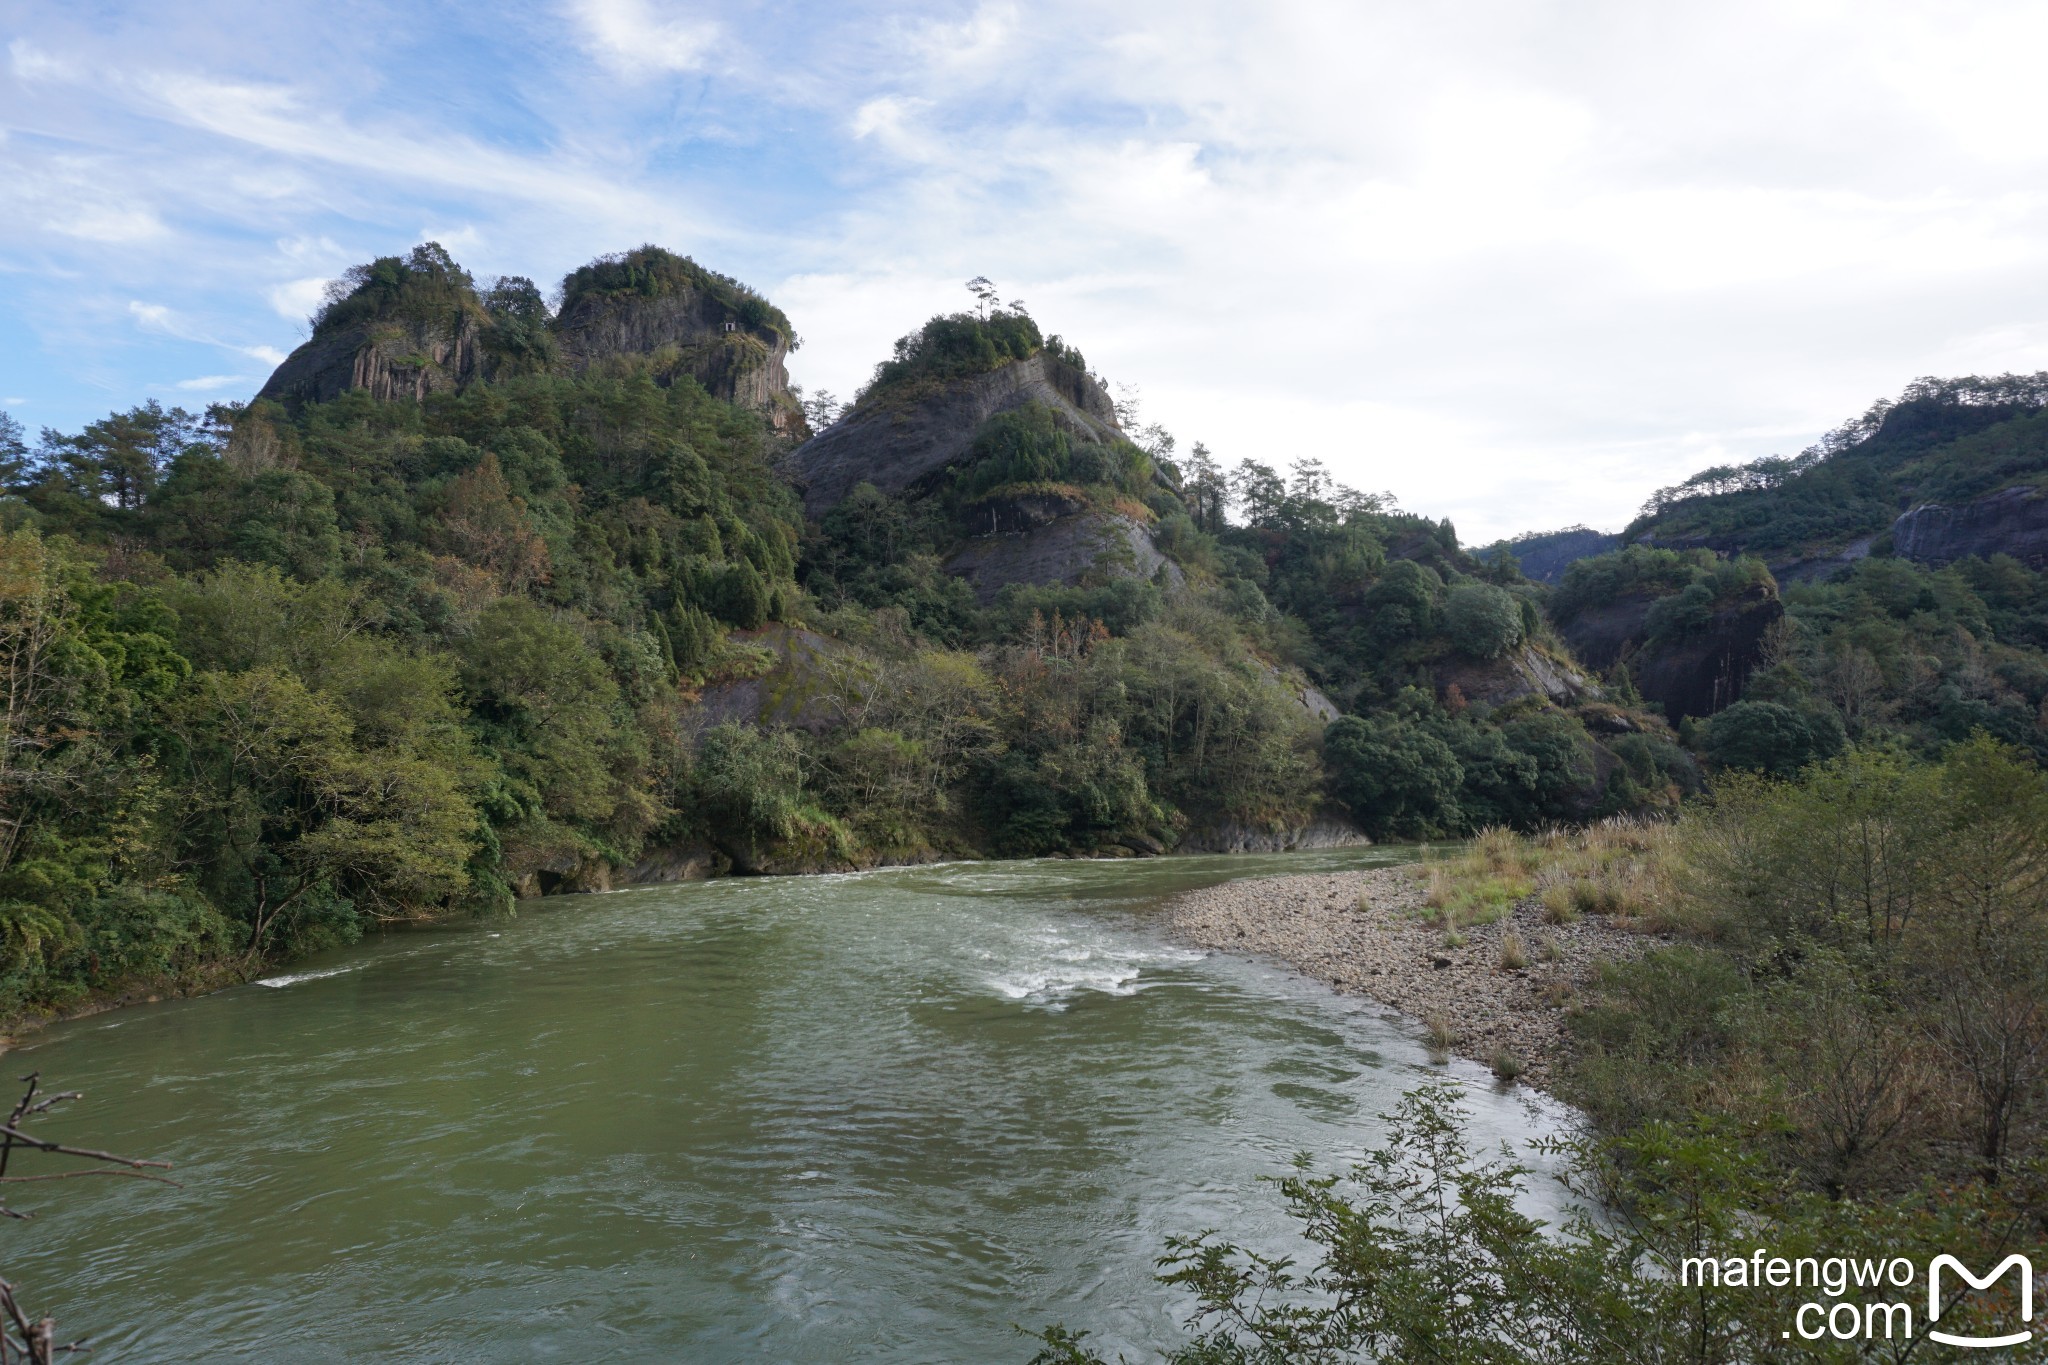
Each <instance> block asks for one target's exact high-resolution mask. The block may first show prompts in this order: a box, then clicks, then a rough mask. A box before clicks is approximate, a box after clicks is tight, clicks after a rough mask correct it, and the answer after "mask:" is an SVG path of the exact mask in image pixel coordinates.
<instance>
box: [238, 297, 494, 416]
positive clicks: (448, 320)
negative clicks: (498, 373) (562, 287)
mask: <svg viewBox="0 0 2048 1365" xmlns="http://www.w3.org/2000/svg"><path fill="white" fill-rule="evenodd" d="M484 327H485V319H484V317H483V310H482V309H481V308H467V307H457V308H453V309H448V310H445V311H442V312H441V313H440V315H439V316H426V317H405V316H389V315H387V316H373V317H369V318H365V319H363V320H361V321H352V322H349V323H345V324H343V325H339V326H336V327H333V328H328V329H322V330H318V331H315V333H314V334H313V337H312V338H311V339H310V340H309V341H307V342H306V343H305V344H304V345H303V346H300V347H299V348H298V349H297V350H295V351H293V352H292V353H291V354H290V355H288V356H286V357H285V360H284V363H283V364H282V365H279V366H278V367H277V369H276V370H275V371H273V372H272V373H271V376H270V378H269V379H268V380H267V381H265V383H264V385H263V388H262V389H261V390H260V391H259V392H258V393H257V395H256V396H257V397H258V398H269V399H274V400H276V401H278V402H282V403H291V404H296V403H324V402H327V401H328V400H330V399H334V398H339V397H340V396H341V395H342V394H344V393H348V392H350V391H351V390H355V389H362V390H364V391H365V392H367V393H368V394H369V395H370V396H371V397H373V398H378V399H382V400H385V401H391V400H395V399H401V398H403V399H411V400H412V401H414V402H418V401H420V400H421V399H424V398H425V397H426V396H427V395H428V394H431V393H446V392H452V391H454V390H458V389H461V388H464V387H466V386H467V385H469V384H471V383H473V382H475V381H476V380H477V379H480V378H482V377H483V375H484V373H485V358H484V351H483V346H482V338H483V332H484Z"/></svg>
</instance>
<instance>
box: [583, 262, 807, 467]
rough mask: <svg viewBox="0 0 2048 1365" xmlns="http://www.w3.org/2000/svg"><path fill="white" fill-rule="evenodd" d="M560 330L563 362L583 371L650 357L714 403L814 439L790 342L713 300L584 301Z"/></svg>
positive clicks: (637, 297) (604, 297)
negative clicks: (796, 383)
mask: <svg viewBox="0 0 2048 1365" xmlns="http://www.w3.org/2000/svg"><path fill="white" fill-rule="evenodd" d="M554 331H555V335H556V337H557V339H558V340H559V341H560V342H561V346H562V356H563V359H564V360H565V361H566V362H567V363H568V364H569V366H570V367H571V368H573V369H577V370H583V369H587V368H589V367H590V366H591V365H593V364H595V363H597V362H599V361H602V360H604V359H605V358H607V357H610V356H619V355H649V356H654V357H656V359H657V361H658V362H665V363H662V366H661V368H662V371H663V377H664V378H674V377H675V376H677V375H682V374H687V375H689V376H691V377H692V378H694V379H695V380H696V381H697V382H698V383H700V384H702V385H703V386H704V389H705V391H706V392H707V393H709V394H710V395H711V396H712V397H714V398H722V399H724V400H726V401H727V402H729V403H735V404H738V405H739V406H740V407H744V408H753V409H755V410H757V411H760V412H763V413H765V414H766V415H767V417H768V420H769V422H770V424H771V425H773V426H774V427H775V429H776V430H778V431H784V432H787V433H788V434H790V435H808V434H809V431H808V429H807V428H805V427H804V426H803V420H804V419H803V412H802V410H801V409H800V408H799V407H798V406H797V404H796V400H795V399H794V398H792V397H791V396H790V392H789V370H788V368H787V364H786V362H787V361H788V359H789V341H788V339H787V338H785V337H784V336H783V335H782V334H781V333H780V332H778V331H776V330H775V329H774V328H773V327H765V326H762V327H751V328H750V327H747V326H746V325H745V324H744V323H743V322H742V321H741V320H740V318H739V316H738V314H737V312H736V311H735V310H734V309H732V308H731V307H730V306H728V305H727V304H725V303H724V302H722V301H721V300H719V299H717V298H715V297H714V296H713V295H711V294H710V293H708V292H706V291H704V290H699V289H691V288H688V287H687V286H683V287H679V288H677V289H676V291H675V292H673V293H668V294H661V295H656V296H653V297H649V296H647V295H642V294H618V295H614V294H584V295H582V296H580V297H578V298H574V299H571V300H570V301H569V302H568V303H566V304H564V305H563V308H562V313H561V316H560V317H558V318H556V319H555V324H554Z"/></svg>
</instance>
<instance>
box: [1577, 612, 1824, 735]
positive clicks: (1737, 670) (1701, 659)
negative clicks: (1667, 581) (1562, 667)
mask: <svg viewBox="0 0 2048 1365" xmlns="http://www.w3.org/2000/svg"><path fill="white" fill-rule="evenodd" d="M1657 600H1658V599H1657V598H1656V597H1655V596H1653V595H1651V594H1648V593H1632V594H1630V595H1629V596H1627V597H1622V598H1617V599H1616V600H1615V601H1613V602H1610V603H1608V604H1607V605H1605V606H1603V607H1599V608H1595V609H1593V610H1589V611H1584V612H1581V613H1580V614H1579V615H1578V616H1577V617H1575V618H1573V620H1572V621H1571V622H1570V624H1568V625H1566V626H1564V627H1563V628H1562V629H1563V633H1564V637H1565V640H1566V641H1567V642H1568V643H1569V644H1570V645H1571V647H1572V653H1573V654H1575V655H1577V656H1578V657H1579V658H1581V659H1583V660H1585V661H1586V663H1587V664H1588V665H1590V666H1591V667H1593V668H1595V669H1600V670H1605V669H1608V668H1612V667H1613V666H1614V665H1615V664H1616V663H1617V662H1620V661H1623V660H1626V661H1627V663H1628V667H1629V672H1630V674H1631V675H1632V676H1633V677H1634V679H1635V684H1636V688H1637V690H1638V691H1640V692H1641V693H1642V694H1643V696H1644V698H1645V699H1647V700H1649V701H1654V702H1657V703H1660V704H1661V705H1662V706H1663V708H1664V715H1665V718H1666V719H1667V720H1669V721H1670V722H1671V723H1672V724H1673V725H1676V724H1677V723H1678V722H1679V721H1680V720H1683V719H1684V718H1685V717H1687V716H1710V715H1712V714H1714V712H1716V711H1719V710H1720V709H1722V708H1723V707H1725V706H1728V705H1730V704H1732V703H1734V702H1737V701H1740V700H1741V699H1742V689H1743V686H1744V684H1746V683H1747V682H1748V681H1749V675H1750V673H1751V672H1752V671H1753V670H1754V669H1755V668H1756V666H1757V664H1758V663H1759V662H1761V661H1762V659H1763V655H1764V642H1765V639H1766V637H1767V636H1768V634H1769V631H1770V628H1771V626H1772V625H1773V624H1775V623H1776V622H1777V621H1778V620H1779V619H1780V618H1781V617H1783V616H1784V614H1785V606H1784V603H1783V602H1781V601H1779V600H1778V594H1777V590H1776V589H1775V588H1774V587H1773V586H1771V585H1770V584H1767V583H1759V584H1756V585H1754V586H1752V587H1750V588H1747V589H1745V590H1744V591H1743V592H1742V593H1740V594H1739V595H1738V596H1736V597H1735V598H1733V599H1732V600H1730V601H1728V602H1724V603H1722V604H1720V605H1719V606H1717V607H1716V608H1715V610H1714V614H1713V616H1712V617H1711V618H1710V619H1709V620H1708V622H1707V624H1706V625H1705V626H1704V627H1703V628H1701V629H1699V630H1696V631H1693V632H1691V633H1690V634H1687V635H1685V636H1683V637H1681V638H1678V639H1674V640H1662V641H1659V642H1657V643H1656V644H1654V645H1651V644H1648V643H1647V638H1648V633H1649V632H1648V630H1647V628H1646V626H1645V621H1644V618H1645V617H1646V616H1647V615H1648V614H1649V610H1650V606H1651V604H1652V603H1654V602H1656V601H1657Z"/></svg>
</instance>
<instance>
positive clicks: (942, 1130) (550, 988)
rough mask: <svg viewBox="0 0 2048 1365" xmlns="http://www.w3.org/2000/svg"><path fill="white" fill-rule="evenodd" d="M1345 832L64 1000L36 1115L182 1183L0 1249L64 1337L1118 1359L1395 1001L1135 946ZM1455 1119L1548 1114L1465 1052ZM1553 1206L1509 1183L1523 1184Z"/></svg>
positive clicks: (328, 959) (29, 1051)
mask: <svg viewBox="0 0 2048 1365" xmlns="http://www.w3.org/2000/svg"><path fill="white" fill-rule="evenodd" d="M1404 856H1408V855H1406V854H1405V853H1404V852H1403V851H1401V850H1388V849H1370V850H1355V851H1344V852H1335V853H1322V854H1294V855H1280V856H1266V857H1235V858H1223V857H1216V858H1173V859H1161V860H1157V861H1145V862H1120V863H1106V862H1062V861H1044V862H1022V863H979V864H949V865H943V866H937V867H928V868H917V869H892V870H887V871H881V872H874V873H866V874H860V875H853V876H837V877H806V878H780V879H772V880H737V879H735V880H728V881H718V882H711V883H697V884H692V885H686V886H678V887H658V888H646V889H638V890H631V891H623V892H617V893H613V894H610V895H603V896H570V897H561V898H557V899H554V900H549V901H542V902H538V903H535V904H530V905H528V906H526V907H523V908H522V912H521V914H520V915H519V916H518V917H517V918H516V919H511V920H504V921H498V922H493V923H481V924H476V925H464V926H459V927H456V928H449V929H437V930H434V931H431V932H418V933H407V934H398V935H391V936H387V937H384V938H381V939H379V940H377V941H374V942H367V943H364V944H361V945H358V946H356V947H354V948H350V949H348V950H345V951H342V952H337V953H332V954H328V955H326V956H325V957H322V958H319V959H316V960H314V961H312V962H309V963H306V964H302V965H300V966H298V967H296V968H295V969H293V970H292V971H290V972H289V973H286V974H283V975H281V976H277V977H273V978H272V979H270V980H268V981H265V982H260V983H257V984H253V985H249V986H243V987H238V988H236V989H233V990H229V991H223V992H221V993H219V994H216V995H211V996H206V997H203V998H200V999H195V1000H185V1001H175V1002H167V1003H164V1004H159V1005H150V1006H144V1007H141V1008H136V1009H130V1010H126V1011H122V1012H119V1013H115V1014H107V1015H100V1016H96V1017H93V1018H89V1019H84V1020H79V1021H76V1022H74V1023H71V1024H66V1025H62V1026H59V1027H56V1028H53V1029H51V1030H49V1031H48V1032H47V1033H45V1034H41V1035H37V1036H35V1037H33V1038H32V1039H31V1040H30V1041H31V1044H32V1045H31V1046H30V1047H28V1048H25V1049H23V1050H21V1051H19V1052H17V1053H15V1054H14V1056H13V1057H12V1058H10V1061H11V1062H13V1063H14V1064H15V1069H16V1071H17V1072H26V1071H28V1070H30V1069H31V1068H41V1070H42V1071H43V1073H44V1076H45V1078H46V1080H47V1082H48V1083H49V1084H50V1085H52V1086H53V1087H55V1088H60V1089H78V1090H83V1091H85V1092H86V1097H85V1099H84V1100H82V1101H80V1102H78V1103H77V1104H76V1105H74V1106H72V1108H71V1110H70V1111H69V1113H68V1116H67V1117H66V1118H64V1119H63V1120H62V1122H60V1123H58V1124H55V1125H53V1126H51V1127H50V1130H49V1131H50V1132H51V1133H52V1135H54V1136H59V1137H63V1138H66V1139H69V1140H73V1141H79V1142H85V1143H87V1144H88V1145H94V1146H104V1147H108V1148H111V1149H113V1150H117V1151H124V1152H130V1153H134V1154H138V1155H148V1156H160V1157H165V1158H168V1159H170V1160H171V1161H174V1162H175V1163H176V1166H177V1169H176V1172H175V1175H176V1178H177V1179H178V1180H179V1181H180V1182H181V1188H178V1189H166V1188H163V1187H161V1186H153V1185H146V1184H143V1183H140V1182H127V1181H113V1180H107V1181H68V1182H63V1183H61V1184H58V1185H45V1186H28V1187H23V1188H21V1189H18V1190H17V1191H16V1195H17V1198H16V1199H15V1201H14V1202H15V1203H16V1204H17V1205H18V1206H21V1207H27V1208H31V1209H34V1210H36V1211H37V1213H38V1216H37V1217H36V1219H35V1221H33V1222H32V1223H27V1224H18V1223H17V1224H9V1225H7V1226H5V1227H0V1273H5V1274H6V1275H7V1276H8V1277H9V1278H10V1279H12V1280H13V1281H14V1282H15V1283H16V1284H18V1285H20V1286H21V1287H22V1289H23V1291H24V1293H25V1295H26V1297H27V1300H28V1302H29V1305H30V1307H31V1308H35V1309H41V1308H43V1307H45V1306H47V1307H48V1308H49V1309H50V1310H51V1311H54V1312H56V1313H57V1315H58V1318H59V1329H60V1332H63V1333H68V1334H81V1333H82V1334H87V1335H89V1336H90V1337H91V1339H92V1341H93V1343H94V1345H95V1347H96V1349H95V1352H94V1354H93V1355H92V1356H91V1357H89V1358H90V1359H93V1360H98V1361H101V1362H103V1363H110V1362H125V1361H135V1360H194V1359H200V1358H205V1359H209V1360H212V1359H230V1360H233V1359H247V1360H259V1361H326V1360H340V1359H345V1358H346V1359H357V1358H380V1359H381V1358H390V1359H403V1360H407V1361H441V1360H447V1361H500V1360H503V1361H524V1360H565V1361H566V1360H574V1361H579V1362H580V1361H596V1360H621V1361H624V1360H646V1361H727V1360H748V1361H759V1360H767V1361H778V1360H787V1361H832V1362H853V1361H870V1360H875V1361H977V1362H978V1361H1022V1360H1024V1359H1026V1358H1028V1357H1029V1356H1030V1355H1031V1353H1032V1347H1031V1345H1030V1343H1029V1342H1027V1341H1026V1340H1024V1338H1022V1337H1021V1336H1019V1335H1018V1334H1017V1333H1016V1332H1015V1331H1014V1330H1013V1328H1012V1326H1011V1324H1013V1323H1024V1324H1026V1325H1029V1326H1034V1327H1036V1326H1042V1325H1044V1324H1046V1323H1049V1322H1054V1321H1062V1320H1063V1321H1065V1322H1067V1323H1068V1324H1070V1325H1072V1326H1076V1327H1088V1328H1090V1329H1092V1330H1093V1331H1094V1332H1095V1333H1096V1336H1095V1338H1093V1342H1094V1344H1097V1345H1099V1346H1105V1347H1107V1348H1109V1353H1110V1354H1111V1356H1112V1358H1113V1356H1114V1352H1115V1351H1116V1350H1118V1349H1121V1350H1124V1351H1127V1352H1129V1353H1130V1354H1131V1356H1132V1358H1133V1360H1134V1361H1135V1360H1139V1359H1148V1358H1151V1356H1152V1354H1153V1349H1152V1348H1154V1347H1156V1346H1157V1345H1159V1344H1161V1343H1165V1342H1169V1341H1172V1340H1175V1339H1176V1338H1177V1336H1178V1320H1179V1317H1180V1315H1181V1314H1182V1313H1183V1312H1184V1311H1185V1303H1184V1301H1183V1300H1182V1299H1180V1298H1179V1297H1177V1296H1176V1295H1175V1294H1174V1293H1172V1292H1170V1291H1168V1290H1165V1289H1163V1288H1161V1287H1160V1286H1158V1285H1156V1284H1155V1283H1153V1281H1152V1278H1151V1276H1152V1273H1153V1264H1152V1262H1153V1258H1154V1257H1155V1256H1156V1255H1157V1254H1158V1253H1159V1251H1160V1249H1161V1247H1162V1244H1163V1242H1164V1240H1165V1238H1166V1237H1167V1236H1168V1235H1169V1234H1171V1233H1188V1232H1194V1231H1197V1230H1199V1229H1201V1228H1204V1227H1209V1226H1218V1225H1220V1226H1226V1227H1229V1228H1231V1229H1232V1230H1233V1231H1234V1232H1236V1233H1237V1234H1238V1235H1239V1236H1240V1238H1241V1239H1252V1240H1262V1241H1263V1242H1264V1244H1265V1245H1267V1246H1269V1247H1274V1246H1284V1245H1286V1244H1287V1243H1286V1240H1285V1239H1286V1235H1287V1233H1286V1227H1285V1223H1284V1219H1282V1218H1281V1217H1280V1216H1279V1211H1278V1209H1277V1200H1276V1197H1275V1194H1274V1192H1273V1190H1272V1189H1271V1188H1270V1187H1269V1186H1264V1185H1262V1184H1260V1183H1259V1182H1258V1181H1257V1179H1256V1177H1258V1176H1260V1175H1271V1174H1277V1173H1280V1172H1282V1171H1284V1170H1285V1169H1286V1167H1287V1163H1288V1160H1289V1158H1290V1156H1291V1155H1292V1154H1293V1153H1295V1152H1297V1151H1303V1150H1306V1151H1309V1152H1312V1153H1314V1154H1316V1156H1317V1157H1318V1158H1319V1159H1321V1160H1322V1161H1323V1162H1324V1163H1326V1164H1334V1163H1336V1162H1338V1161H1341V1160H1343V1159H1345V1158H1347V1157H1351V1156H1355V1155H1356V1154H1358V1153H1359V1152H1361V1151H1362V1150H1364V1149H1365V1148H1367V1147H1369V1146H1371V1145H1372V1144H1373V1142H1374V1140H1375V1138H1376V1136H1377V1134H1378V1133H1379V1132H1380V1130H1381V1124H1380V1122H1379V1120H1378V1118H1377V1117H1376V1116H1377V1115H1378V1114H1379V1113H1381V1112H1382V1111H1384V1110H1386V1109H1388V1108H1390V1107H1391V1106H1392V1104H1393V1103H1394V1101H1395V1100H1396V1098H1397V1097H1398V1096H1399V1094H1400V1092H1401V1091H1402V1090H1403V1089H1405V1088H1407V1087H1409V1086H1412V1085H1413V1084H1414V1083H1415V1082H1416V1081H1417V1080H1418V1079H1420V1077H1421V1076H1422V1075H1423V1074H1424V1073H1425V1071H1427V1070H1428V1067H1427V1063H1426V1059H1425V1057H1424V1055H1423V1048H1422V1046H1421V1043H1420V1042H1419V1035H1418V1031H1417V1029H1416V1028H1415V1026H1414V1025H1413V1024H1410V1023H1405V1022H1402V1021H1400V1020H1398V1019H1394V1018H1392V1017H1390V1016H1388V1015H1387V1014H1386V1013H1385V1012H1384V1011H1382V1010H1381V1009H1379V1008H1378V1007H1376V1006H1373V1005H1371V1004H1369V1003H1367V1002H1363V1001H1359V1000H1356V999H1346V998H1342V997H1338V996H1336V995H1334V994H1332V993H1331V992H1329V991H1327V990H1325V989H1324V988H1322V987H1321V986H1319V985H1316V984H1315V983H1313V982H1309V981H1306V980H1303V979H1301V978H1300V977H1298V976H1295V975H1294V974H1292V973H1289V972H1287V971H1285V970H1282V969H1280V968H1277V967H1274V966H1271V965H1267V964H1262V963H1258V962H1252V961H1245V960H1240V959H1236V958H1232V957H1229V956H1224V955H1205V954H1202V953H1199V952H1196V951H1192V950H1189V949H1186V948H1184V947H1181V946H1178V945H1175V944H1173V943H1172V942H1170V941H1168V940H1167V939H1166V938H1164V937H1163V936H1162V935H1161V934H1160V933H1159V932H1158V930H1157V927H1156V924H1157V908H1158V905H1159V903H1160V902H1161V900H1162V899H1163V898H1164V897H1165V896H1166V895H1168V894H1170V893H1172V892H1174V891H1179V890H1183V889H1186V888H1188V887H1191V886H1197V885H1203V884H1208V883H1213V882H1217V881H1221V880H1225V879H1227V878H1230V877H1237V876H1258V875H1272V874H1276V873H1287V872H1308V871H1324V870H1333V869H1337V868H1350V867H1361V866H1368V865H1372V864H1376V863H1383V862H1389V861H1396V860H1399V859H1401V858H1402V857H1404ZM1453 1074H1454V1075H1456V1076H1458V1077H1460V1078H1461V1079H1464V1080H1466V1081H1468V1082H1469V1085H1468V1093H1469V1096H1470V1101H1471V1105H1472V1109H1473V1126H1474V1131H1475V1136H1476V1137H1477V1138H1479V1139H1480V1140H1482V1141H1484V1142H1486V1143H1488V1144H1492V1143H1496V1142H1498V1141H1500V1140H1503V1139H1512V1140H1515V1141H1516V1142H1517V1143H1518V1144H1519V1143H1520V1142H1521V1141H1522V1140H1523V1139H1526V1138H1528V1137H1531V1136H1535V1135H1538V1134H1542V1133H1547V1132H1554V1131H1556V1130H1557V1128H1558V1126H1559V1125H1560V1124H1561V1123H1562V1122H1563V1120H1564V1118H1565V1117H1566V1116H1565V1115H1564V1114H1563V1113H1562V1112H1561V1111H1559V1110H1557V1109H1556V1108H1554V1107H1550V1106H1547V1105H1545V1104H1544V1103H1542V1102H1541V1101H1540V1100H1539V1099H1538V1098H1537V1097H1534V1096H1531V1095H1530V1094H1528V1092H1526V1091H1523V1092H1502V1091H1499V1090H1497V1089H1495V1088H1494V1087H1492V1086H1491V1084H1490V1083H1489V1082H1488V1078H1486V1077H1485V1075H1484V1073H1483V1072H1482V1071H1480V1069H1479V1068H1477V1067H1472V1066H1469V1065H1466V1064H1463V1063H1460V1064H1457V1065H1456V1066H1455V1067H1454V1068H1453ZM1531 1198H1532V1200H1533V1201H1534V1202H1533V1205H1532V1207H1535V1208H1536V1209H1537V1210H1538V1211H1539V1212H1543V1211H1547V1208H1548V1207H1549V1206H1553V1201H1554V1199H1555V1194H1554V1188H1553V1187H1550V1186H1548V1185H1546V1186H1544V1187H1543V1188H1541V1189H1538V1190H1537V1191H1535V1192H1534V1193H1533V1194H1532V1196H1531Z"/></svg>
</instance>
